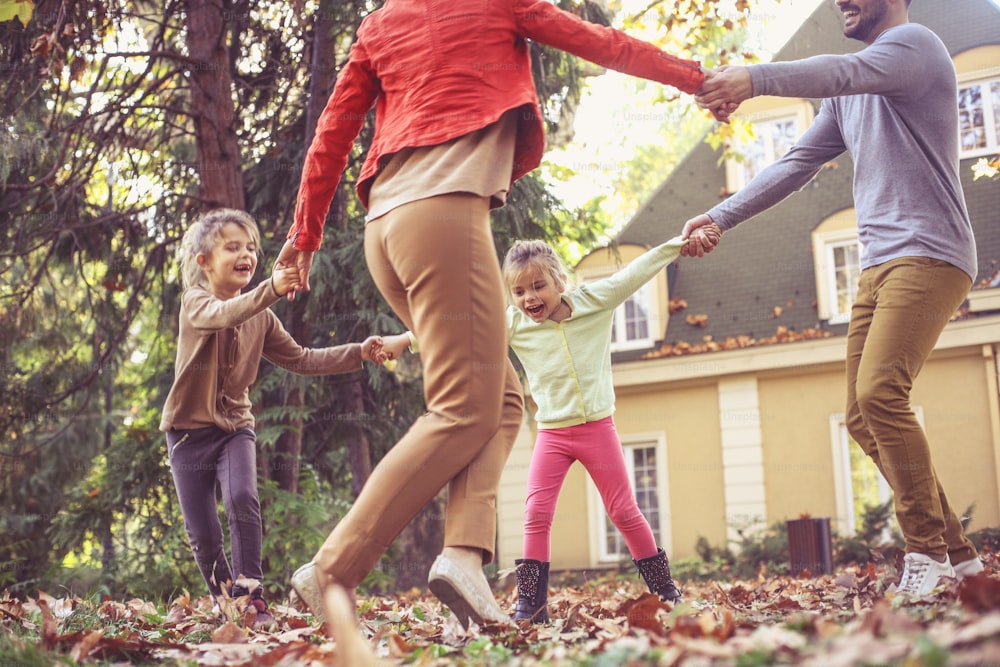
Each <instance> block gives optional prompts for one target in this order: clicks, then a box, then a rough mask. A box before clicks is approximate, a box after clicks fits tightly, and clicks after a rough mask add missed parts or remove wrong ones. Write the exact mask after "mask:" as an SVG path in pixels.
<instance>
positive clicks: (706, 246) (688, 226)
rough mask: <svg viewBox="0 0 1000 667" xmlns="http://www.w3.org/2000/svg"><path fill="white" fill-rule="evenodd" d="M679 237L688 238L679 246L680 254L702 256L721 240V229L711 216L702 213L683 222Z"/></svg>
mask: <svg viewBox="0 0 1000 667" xmlns="http://www.w3.org/2000/svg"><path fill="white" fill-rule="evenodd" d="M681 238H683V239H688V242H687V243H685V244H684V245H683V246H681V255H682V256H684V257H704V256H705V255H707V254H708V253H710V252H712V250H713V249H714V248H715V246H717V245H719V242H720V241H721V240H722V230H721V229H719V226H718V225H717V224H715V221H714V220H712V218H710V217H708V214H706V213H702V214H701V215H699V216H697V217H694V218H691V219H690V220H688V221H687V222H686V223H684V229H683V230H682V231H681Z"/></svg>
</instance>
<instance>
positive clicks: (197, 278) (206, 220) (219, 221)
mask: <svg viewBox="0 0 1000 667" xmlns="http://www.w3.org/2000/svg"><path fill="white" fill-rule="evenodd" d="M229 222H231V223H233V224H235V225H239V226H240V227H242V228H243V229H245V230H246V232H247V234H249V235H250V238H251V239H253V242H254V243H255V244H256V245H257V247H258V248H260V229H258V228H257V223H256V222H254V221H253V218H251V217H250V216H249V215H248V214H247V213H245V212H244V211H239V210H236V209H234V208H219V209H216V210H214V211H209V212H208V213H203V214H201V215H199V216H198V217H197V218H196V219H195V221H194V222H193V223H192V224H191V226H190V227H189V228H188V230H187V231H186V232H184V238H183V239H181V247H180V249H179V250H178V252H177V263H178V264H179V265H180V270H181V283H182V284H183V285H184V289H188V288H191V287H194V286H196V285H203V284H204V283H205V273H204V271H202V270H201V266H199V265H198V255H211V254H212V248H213V247H214V246H215V242H216V240H218V238H219V233H220V232H221V231H222V226H223V225H225V224H226V223H229Z"/></svg>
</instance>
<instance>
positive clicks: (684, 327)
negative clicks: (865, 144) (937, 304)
mask: <svg viewBox="0 0 1000 667" xmlns="http://www.w3.org/2000/svg"><path fill="white" fill-rule="evenodd" d="M910 20H911V21H914V22H919V23H923V24H925V25H927V26H928V27H930V28H931V29H932V30H934V31H935V32H936V33H937V34H938V35H939V36H941V38H942V40H943V41H944V42H945V44H946V45H947V46H948V48H949V51H950V52H951V53H952V54H953V55H954V54H957V53H960V52H962V51H965V50H966V49H969V48H973V47H975V46H981V45H985V44H997V43H1000V9H998V8H997V7H996V5H994V4H993V3H992V2H991V1H990V0H948V2H942V1H941V0H913V3H912V5H911V7H910ZM841 22H842V18H841V14H840V11H839V10H838V9H837V8H836V6H835V5H834V4H833V3H831V2H824V3H822V4H821V5H820V6H819V7H818V8H817V9H816V11H815V12H813V14H812V15H811V16H810V17H809V18H808V19H807V20H806V21H805V22H804V23H803V24H802V26H801V27H800V28H799V30H798V31H797V32H796V33H795V35H794V36H793V37H792V39H790V40H789V42H788V44H787V45H786V46H785V47H784V48H782V49H781V51H779V52H778V54H777V55H776V56H775V60H796V59H800V58H805V57H808V56H810V55H815V54H819V53H848V52H854V51H857V50H859V49H860V48H861V47H862V46H863V44H861V43H860V42H857V41H854V40H849V39H847V38H845V37H844V36H843V35H842V33H841V29H840V26H841ZM718 157H719V154H718V153H717V152H716V151H714V150H713V149H712V148H711V147H710V146H708V145H707V144H705V143H704V142H700V143H699V144H698V145H697V146H696V147H695V148H694V149H693V150H692V151H691V152H690V153H689V154H688V155H687V156H686V157H685V158H684V160H683V161H682V162H681V163H680V164H679V165H678V166H677V168H676V169H675V170H674V171H673V172H672V173H671V174H670V176H669V178H668V179H667V180H666V182H664V184H663V185H662V186H661V187H660V189H659V190H657V191H656V193H654V194H653V196H652V197H651V198H650V199H649V201H648V202H646V203H645V204H644V205H643V206H642V207H641V208H640V209H639V211H638V212H637V213H636V215H635V216H634V217H633V218H632V220H631V221H629V223H628V224H627V225H626V227H625V228H624V229H623V231H622V232H621V234H620V235H619V238H618V241H619V242H620V243H637V244H641V245H645V246H649V247H652V246H654V245H657V244H659V243H661V242H663V241H664V240H666V239H668V238H670V237H671V236H674V235H676V234H678V233H679V232H680V229H681V227H682V226H683V224H684V222H685V221H686V220H688V219H689V218H691V217H693V216H695V215H698V214H700V213H703V212H705V211H707V210H708V209H709V208H711V207H712V206H714V205H715V204H716V203H718V201H719V199H720V197H721V196H723V194H722V193H723V192H724V190H725V185H726V177H725V168H724V166H722V165H719V164H718ZM971 164H972V161H971V160H966V161H963V163H962V165H961V174H962V181H963V186H964V187H965V188H966V200H967V203H968V205H969V213H970V217H971V218H972V221H973V228H974V230H975V233H976V239H977V244H978V247H979V260H980V276H979V279H983V278H985V277H988V276H989V275H991V274H992V273H993V272H994V271H995V270H996V266H995V263H996V262H997V261H998V260H1000V224H997V222H996V220H997V213H996V212H997V211H998V210H1000V184H998V183H995V182H986V181H982V180H980V181H978V182H976V183H975V184H973V183H972V173H971V169H970V168H969V167H970V165H971ZM887 168H891V165H887ZM852 182H853V163H852V160H851V158H850V156H849V155H848V154H847V153H844V154H843V155H841V156H840V157H838V158H837V159H836V160H835V161H834V162H833V163H831V165H830V168H828V169H825V170H823V171H821V172H820V174H819V175H818V176H817V177H816V179H814V181H813V182H812V183H810V184H809V185H807V186H806V187H805V188H803V189H802V190H801V191H800V192H798V193H795V194H794V195H792V196H791V197H789V198H788V199H786V200H785V201H783V202H781V203H780V204H778V205H777V206H774V207H773V208H771V209H770V210H768V211H766V212H764V213H762V214H760V215H759V216H757V217H756V218H754V219H753V220H751V221H748V222H746V223H744V224H742V225H740V226H739V227H737V228H735V229H733V230H731V231H729V232H727V233H726V236H725V242H724V243H722V244H721V245H720V246H719V247H718V248H717V249H716V250H715V251H713V252H712V254H711V255H710V256H708V257H706V258H704V259H701V260H698V259H688V258H682V259H681V260H680V261H679V262H678V264H677V265H676V266H675V267H672V271H671V275H670V278H671V282H670V296H671V297H677V298H681V299H684V300H685V301H686V302H687V304H688V306H687V308H686V309H685V310H683V311H681V312H679V313H676V314H674V315H672V316H671V318H670V325H669V328H668V330H667V331H666V335H665V336H664V340H666V341H668V342H672V343H676V342H678V341H684V342H687V343H698V342H700V341H701V340H702V338H703V337H704V336H706V335H710V336H711V337H712V338H713V339H714V340H715V341H720V342H721V341H722V340H724V339H725V338H726V337H729V336H732V337H736V336H750V337H752V338H761V337H767V336H772V335H773V334H774V333H775V331H776V329H777V328H778V327H779V326H781V327H787V328H789V329H791V330H793V331H798V332H802V331H805V330H806V329H811V328H823V329H826V330H829V331H830V333H832V334H834V335H842V334H844V333H846V329H847V325H846V324H841V325H829V324H827V323H824V322H820V321H819V319H818V315H817V311H816V306H815V302H816V281H815V274H814V266H813V257H812V236H811V235H812V231H813V229H814V228H815V227H816V226H817V225H818V224H819V223H820V222H822V221H823V220H824V219H826V218H827V217H829V216H831V215H833V214H834V213H836V212H838V211H841V210H844V209H848V208H852V207H853V206H854V201H853V196H852V192H851V188H852ZM776 307H778V308H780V309H781V312H780V316H777V317H776V316H775V313H776V311H775V308H776ZM695 314H697V315H706V316H707V325H706V326H705V327H704V328H699V327H695V326H691V325H688V324H686V323H685V317H686V316H687V315H695ZM616 360H619V361H620V360H622V359H620V358H619V357H618V356H617V355H616Z"/></svg>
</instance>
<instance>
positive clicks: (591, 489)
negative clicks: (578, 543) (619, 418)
mask: <svg viewBox="0 0 1000 667" xmlns="http://www.w3.org/2000/svg"><path fill="white" fill-rule="evenodd" d="M621 441H622V447H623V448H624V449H625V465H626V466H627V468H628V476H629V483H630V485H631V487H632V493H633V494H634V493H635V457H634V456H633V455H631V452H630V451H629V450H633V451H634V450H635V449H637V448H643V449H647V448H651V449H653V450H654V451H655V456H656V470H655V473H654V474H655V479H656V493H657V500H658V503H657V507H656V510H657V512H658V514H659V526H658V527H657V529H656V530H654V536H655V537H656V540H657V544H658V546H660V547H662V548H663V550H664V551H666V552H667V553H668V554H669V553H673V542H672V540H671V537H670V536H671V532H672V531H671V525H670V487H669V483H668V477H667V470H668V465H667V439H666V435H665V434H664V433H640V434H633V435H622V436H621ZM587 507H588V514H589V516H590V517H591V521H590V526H591V531H590V535H591V539H590V550H591V562H593V563H595V564H616V563H619V562H621V561H622V560H623V559H625V558H631V555H630V554H629V552H628V547H627V546H626V545H625V541H624V539H622V537H621V533H619V532H618V529H617V528H615V527H614V524H611V523H610V521H609V517H608V513H607V510H606V509H605V508H604V501H603V500H602V499H601V494H600V493H599V492H598V490H597V486H596V485H595V484H594V480H593V479H591V478H590V476H589V475H588V477H587ZM648 518H649V517H648V516H647V520H648ZM608 526H610V528H608ZM608 530H613V531H615V534H616V535H618V538H619V540H618V543H619V544H620V545H621V551H619V552H615V553H612V552H609V551H608V548H607V537H608V535H609V533H608Z"/></svg>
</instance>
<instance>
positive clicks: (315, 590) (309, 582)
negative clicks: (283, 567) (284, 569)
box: [291, 563, 326, 624]
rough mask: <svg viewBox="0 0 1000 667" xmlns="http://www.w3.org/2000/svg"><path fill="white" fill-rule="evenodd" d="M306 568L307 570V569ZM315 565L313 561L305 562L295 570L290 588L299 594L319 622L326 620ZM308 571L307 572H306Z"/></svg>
mask: <svg viewBox="0 0 1000 667" xmlns="http://www.w3.org/2000/svg"><path fill="white" fill-rule="evenodd" d="M307 568H308V570H307ZM315 568H316V566H315V564H314V563H307V564H305V565H303V566H302V567H300V568H299V569H298V570H296V571H295V574H293V575H292V582H291V583H292V590H294V591H295V594H296V595H298V596H299V599H300V600H302V602H303V604H305V606H306V607H308V609H309V611H311V612H312V615H313V616H314V617H315V618H316V620H317V621H319V622H320V624H323V623H325V622H326V613H325V612H324V610H323V593H322V591H321V590H320V588H319V582H318V581H316V569H315ZM307 572H308V574H307Z"/></svg>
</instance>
